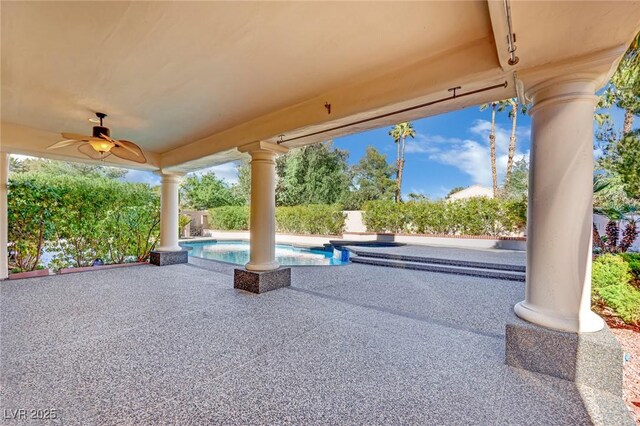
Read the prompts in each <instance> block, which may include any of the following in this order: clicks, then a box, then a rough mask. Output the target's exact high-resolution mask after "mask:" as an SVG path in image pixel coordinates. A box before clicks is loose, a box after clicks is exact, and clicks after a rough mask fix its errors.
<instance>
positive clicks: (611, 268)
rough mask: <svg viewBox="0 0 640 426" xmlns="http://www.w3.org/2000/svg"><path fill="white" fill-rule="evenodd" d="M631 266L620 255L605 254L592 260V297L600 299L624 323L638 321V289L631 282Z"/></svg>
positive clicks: (639, 300) (639, 301) (639, 312)
mask: <svg viewBox="0 0 640 426" xmlns="http://www.w3.org/2000/svg"><path fill="white" fill-rule="evenodd" d="M630 282H631V268H630V267H629V264H628V263H627V262H626V261H625V260H624V259H623V257H622V256H618V255H613V254H605V255H602V256H599V257H598V258H597V259H596V260H595V261H594V262H593V270H592V275H591V283H592V288H593V299H594V300H595V301H597V300H598V299H601V300H602V301H603V302H604V303H605V304H606V305H607V306H608V307H610V308H611V309H613V310H614V311H615V313H616V314H617V315H618V316H619V317H620V318H621V319H622V320H623V321H624V322H626V323H629V324H633V323H636V324H637V323H638V322H640V290H638V289H636V288H635V287H633V286H632V285H631V284H630Z"/></svg>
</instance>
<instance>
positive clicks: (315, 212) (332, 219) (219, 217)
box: [209, 204, 346, 235]
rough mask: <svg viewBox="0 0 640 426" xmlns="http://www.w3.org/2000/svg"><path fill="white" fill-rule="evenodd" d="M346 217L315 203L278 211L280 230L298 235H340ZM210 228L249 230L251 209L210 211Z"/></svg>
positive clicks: (216, 209) (337, 208)
mask: <svg viewBox="0 0 640 426" xmlns="http://www.w3.org/2000/svg"><path fill="white" fill-rule="evenodd" d="M345 218H346V215H345V214H344V213H343V212H342V208H341V207H340V206H337V205H322V204H312V205H308V206H292V207H278V208H276V231H277V232H289V233H296V234H312V235H338V234H342V231H343V229H344V223H345ZM209 224H210V225H209V226H210V227H211V228H212V229H218V230H221V231H246V230H248V229H249V207H248V206H227V207H218V208H215V209H210V210H209Z"/></svg>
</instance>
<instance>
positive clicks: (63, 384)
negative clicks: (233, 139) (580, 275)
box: [0, 261, 632, 425]
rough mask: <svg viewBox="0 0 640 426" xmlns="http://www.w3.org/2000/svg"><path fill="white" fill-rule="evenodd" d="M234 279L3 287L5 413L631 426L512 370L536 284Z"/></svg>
mask: <svg viewBox="0 0 640 426" xmlns="http://www.w3.org/2000/svg"><path fill="white" fill-rule="evenodd" d="M207 266H210V267H211V269H202V268H206V267H207ZM224 266H227V267H226V269H225V268H224ZM212 269H215V270H212ZM232 272H233V268H232V267H231V266H229V265H223V264H219V263H216V262H212V261H203V262H201V263H199V265H197V266H196V265H194V264H182V265H172V266H167V267H164V268H156V267H153V266H133V267H129V268H119V269H112V270H104V271H98V272H91V273H78V274H72V275H66V276H54V277H48V278H35V279H31V280H23V281H22V282H15V281H13V282H7V283H3V288H2V299H1V304H0V308H1V309H0V312H2V318H1V326H2V344H3V350H2V359H1V362H2V369H3V371H2V373H3V386H2V392H3V395H2V402H3V408H4V407H6V408H11V409H16V408H21V407H24V408H30V407H33V408H39V409H47V408H54V409H57V410H58V414H59V418H60V419H61V421H62V422H63V423H64V424H103V423H104V424H113V423H118V424H158V423H163V424H239V423H243V424H274V423H277V424H301V423H313V424H389V423H393V424H469V423H472V424H479V423H480V424H558V425H559V424H572V425H573V424H589V423H590V422H592V421H593V422H595V423H597V424H598V423H599V424H628V423H629V424H632V422H631V421H630V420H629V418H628V417H626V416H628V414H627V412H626V408H625V407H624V405H623V404H622V402H621V400H620V399H619V398H616V397H615V396H614V395H612V394H610V393H608V392H605V391H598V390H595V389H594V388H590V387H583V386H576V385H575V384H574V383H572V382H570V381H567V380H562V379H559V378H555V377H551V376H548V375H544V374H538V373H532V372H529V371H526V370H523V369H519V368H513V367H510V366H507V365H505V364H504V351H505V327H504V325H505V323H507V322H512V321H517V320H516V318H515V316H514V314H513V311H512V306H513V304H514V303H516V302H518V301H519V300H521V299H522V298H523V296H524V286H523V284H522V283H519V282H513V281H502V280H491V279H483V278H473V277H464V276H456V275H446V274H436V273H427V272H420V271H403V270H397V269H391V268H380V267H374V266H366V265H356V264H353V265H348V266H343V267H334V268H327V267H298V268H294V270H293V275H292V285H291V287H289V288H287V289H282V290H278V291H272V292H269V293H265V294H263V295H260V296H255V295H252V294H250V293H246V292H242V291H237V290H234V289H232V288H231V286H230V285H229V282H230V280H231V274H232ZM596 401H597V404H596ZM597 407H599V408H600V410H602V411H600V412H598V411H596V409H597ZM589 410H592V411H591V412H590V411H589ZM630 422H631V423H630ZM53 423H54V424H55V422H53Z"/></svg>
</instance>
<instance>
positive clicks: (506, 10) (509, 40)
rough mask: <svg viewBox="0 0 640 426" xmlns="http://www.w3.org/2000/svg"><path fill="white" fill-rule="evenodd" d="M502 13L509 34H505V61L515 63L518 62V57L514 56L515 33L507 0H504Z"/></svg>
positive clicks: (509, 4)
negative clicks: (507, 55) (506, 57)
mask: <svg viewBox="0 0 640 426" xmlns="http://www.w3.org/2000/svg"><path fill="white" fill-rule="evenodd" d="M504 13H505V14H506V15H507V29H508V30H509V34H507V45H508V51H509V60H508V61H507V63H508V64H509V65H515V64H517V63H518V62H520V58H518V57H517V56H516V49H517V47H516V35H515V34H514V32H513V24H512V23H511V3H510V2H509V0H504Z"/></svg>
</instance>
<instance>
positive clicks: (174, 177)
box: [153, 170, 186, 183]
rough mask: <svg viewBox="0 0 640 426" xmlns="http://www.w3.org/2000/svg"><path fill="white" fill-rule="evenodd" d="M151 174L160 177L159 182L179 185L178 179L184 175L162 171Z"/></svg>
mask: <svg viewBox="0 0 640 426" xmlns="http://www.w3.org/2000/svg"><path fill="white" fill-rule="evenodd" d="M153 174H155V175H157V176H160V178H161V181H162V182H167V183H171V182H175V183H179V182H180V178H181V177H183V176H184V175H186V173H182V172H166V171H162V170H156V171H154V172H153Z"/></svg>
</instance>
